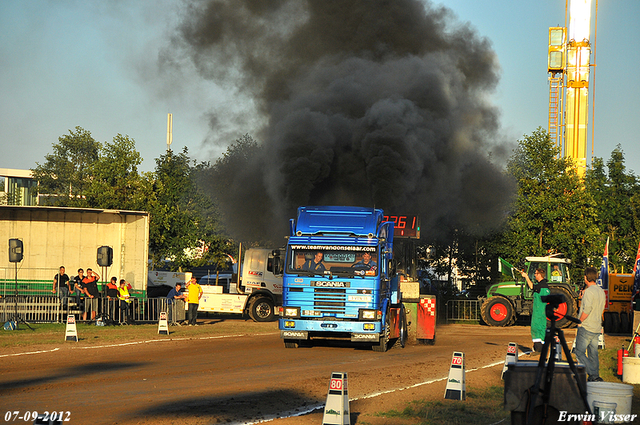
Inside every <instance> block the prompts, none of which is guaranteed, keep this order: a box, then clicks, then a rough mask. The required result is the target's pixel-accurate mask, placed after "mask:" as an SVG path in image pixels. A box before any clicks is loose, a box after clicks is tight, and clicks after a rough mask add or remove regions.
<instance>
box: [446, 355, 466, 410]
mask: <svg viewBox="0 0 640 425" xmlns="http://www.w3.org/2000/svg"><path fill="white" fill-rule="evenodd" d="M444 398H447V399H450V400H466V398H467V387H466V383H465V378H464V353H461V352H458V351H455V352H454V353H453V357H452V358H451V367H449V378H448V379H447V388H446V389H445V391H444Z"/></svg>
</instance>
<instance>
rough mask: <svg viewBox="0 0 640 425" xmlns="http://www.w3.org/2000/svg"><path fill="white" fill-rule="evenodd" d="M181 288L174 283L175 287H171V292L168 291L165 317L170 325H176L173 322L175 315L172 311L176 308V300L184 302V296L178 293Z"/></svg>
mask: <svg viewBox="0 0 640 425" xmlns="http://www.w3.org/2000/svg"><path fill="white" fill-rule="evenodd" d="M181 288H182V285H180V284H179V283H176V286H175V287H173V289H171V291H169V293H168V294H167V307H168V310H169V311H168V312H167V316H168V319H169V323H170V324H171V325H178V323H177V322H175V321H174V320H173V319H174V318H175V314H173V311H174V309H175V308H176V307H177V305H176V304H177V303H176V300H184V299H185V298H186V297H185V296H184V294H182V293H181V292H180V289H181Z"/></svg>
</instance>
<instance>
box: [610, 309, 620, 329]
mask: <svg viewBox="0 0 640 425" xmlns="http://www.w3.org/2000/svg"><path fill="white" fill-rule="evenodd" d="M611 318H612V319H613V320H612V324H611V333H613V334H618V333H620V313H618V312H613V313H611Z"/></svg>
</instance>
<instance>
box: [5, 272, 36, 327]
mask: <svg viewBox="0 0 640 425" xmlns="http://www.w3.org/2000/svg"><path fill="white" fill-rule="evenodd" d="M14 264H15V265H16V280H15V285H14V289H15V298H14V301H13V317H11V318H10V319H9V321H10V322H16V329H18V323H22V324H24V325H26V326H27V327H28V328H29V329H31V330H33V328H32V327H31V326H29V324H28V323H27V322H25V321H24V320H23V319H22V317H20V315H19V314H18V263H17V262H15V263H14Z"/></svg>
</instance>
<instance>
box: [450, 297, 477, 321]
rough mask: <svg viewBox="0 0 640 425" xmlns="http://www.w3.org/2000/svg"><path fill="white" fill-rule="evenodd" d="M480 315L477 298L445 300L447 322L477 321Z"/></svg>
mask: <svg viewBox="0 0 640 425" xmlns="http://www.w3.org/2000/svg"><path fill="white" fill-rule="evenodd" d="M481 317H482V316H481V314H480V301H478V300H449V301H447V311H446V318H447V323H448V322H449V321H450V320H469V321H476V322H479V321H480V319H481Z"/></svg>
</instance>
